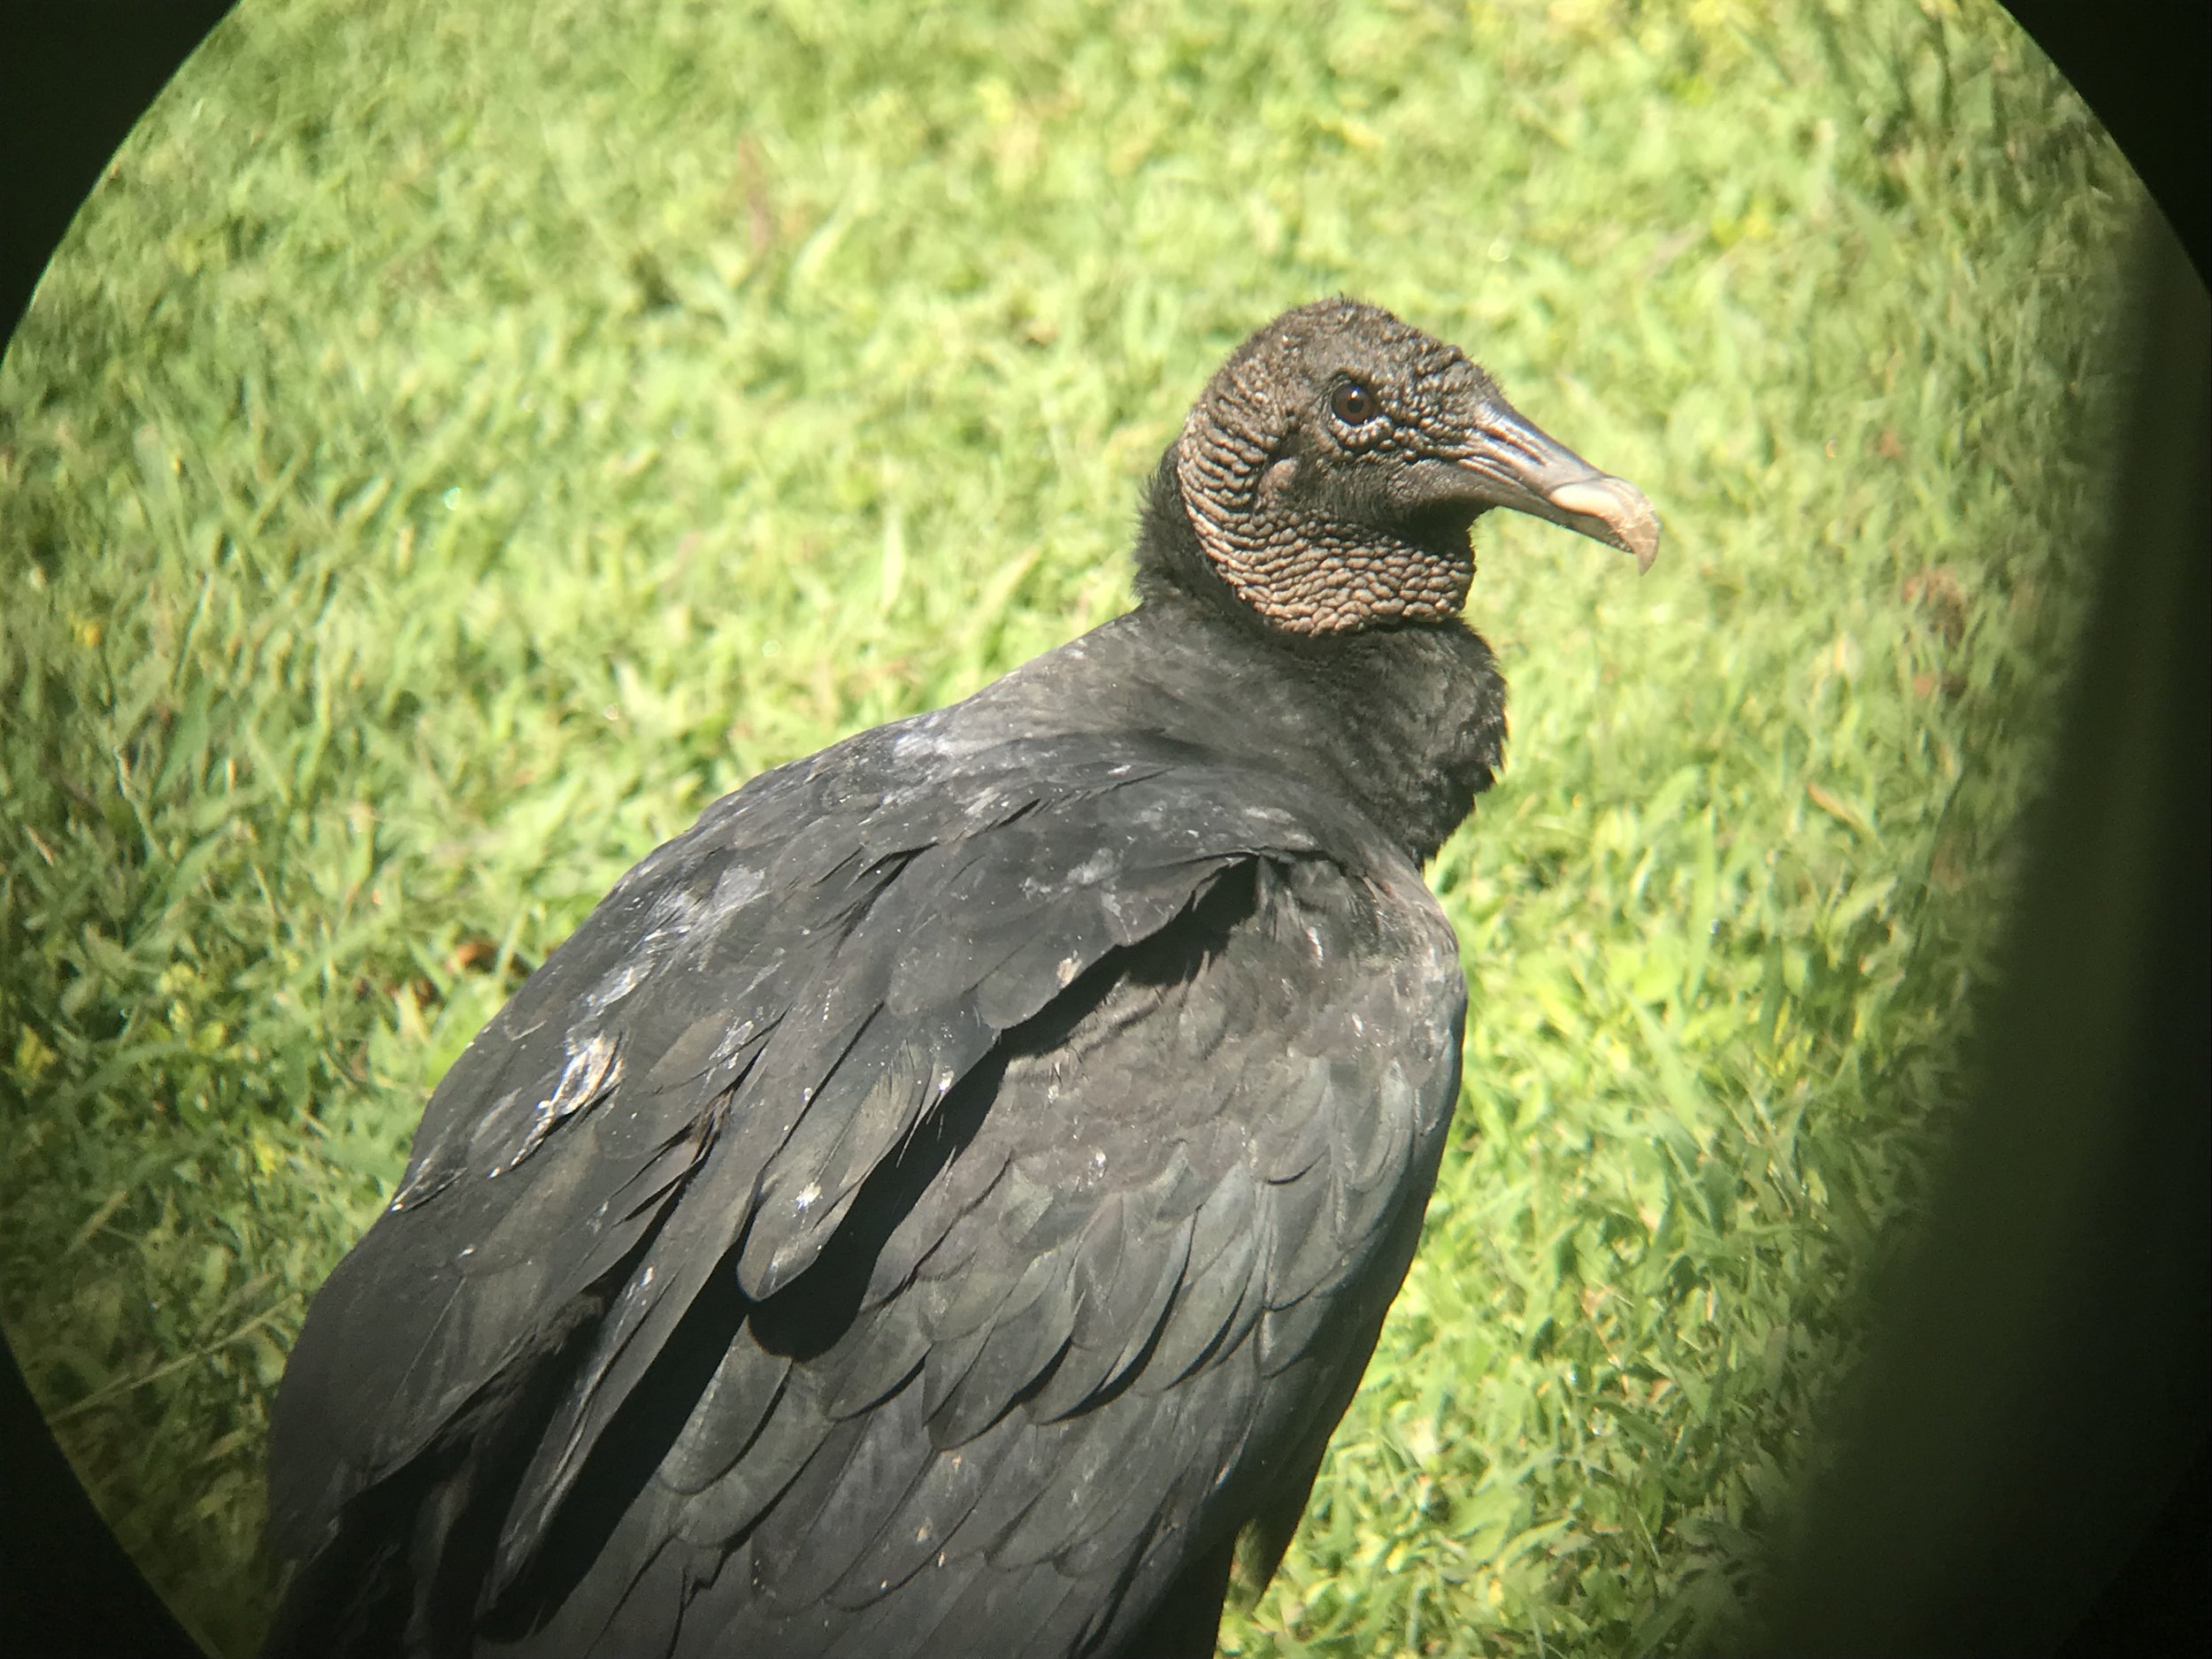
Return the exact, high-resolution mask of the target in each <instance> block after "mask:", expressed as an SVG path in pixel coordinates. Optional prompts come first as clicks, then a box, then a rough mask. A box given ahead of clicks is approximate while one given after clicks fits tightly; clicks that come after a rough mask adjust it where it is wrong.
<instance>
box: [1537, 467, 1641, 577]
mask: <svg viewBox="0 0 2212 1659" xmlns="http://www.w3.org/2000/svg"><path fill="white" fill-rule="evenodd" d="M1545 500H1546V501H1547V502H1548V503H1550V504H1551V505H1552V506H1553V507H1555V508H1557V509H1558V510H1559V511H1561V512H1564V513H1571V514H1572V515H1573V516H1574V517H1576V518H1586V519H1590V520H1594V523H1593V524H1592V525H1591V526H1588V528H1587V531H1586V533H1587V534H1591V535H1593V536H1594V537H1596V538H1597V540H1599V541H1607V542H1610V543H1611V544H1612V545H1613V546H1615V547H1617V548H1618V549H1620V550H1621V551H1622V552H1624V553H1629V554H1632V555H1634V556H1635V559H1636V571H1637V573H1638V574H1639V575H1641V574H1642V573H1643V572H1647V571H1648V570H1649V569H1650V568H1651V565H1652V561H1653V560H1654V559H1655V558H1657V557H1659V515H1658V514H1657V513H1656V512H1655V511H1652V506H1651V502H1650V499H1649V498H1648V497H1647V496H1646V495H1645V494H1644V492H1643V491H1642V490H1640V489H1638V488H1636V487H1635V485H1633V484H1632V483H1630V482H1629V481H1628V480H1626V479H1624V478H1614V477H1611V476H1610V475H1609V474H1605V473H1600V474H1597V475H1595V476H1594V477H1590V478H1578V479H1574V480H1570V481H1569V482H1567V483H1564V484H1562V485H1560V486H1559V487H1558V488H1556V489H1554V490H1553V491H1551V492H1550V494H1549V495H1547V496H1546V497H1545Z"/></svg>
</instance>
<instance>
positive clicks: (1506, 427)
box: [1456, 400, 1659, 572]
mask: <svg viewBox="0 0 2212 1659" xmlns="http://www.w3.org/2000/svg"><path fill="white" fill-rule="evenodd" d="M1456 460H1457V464H1458V465H1459V466H1460V468H1461V469H1462V470H1463V472H1469V473H1471V474H1473V476H1474V480H1476V488H1475V493H1476V495H1478V496H1479V499H1480V500H1482V501H1483V502H1484V503H1486V504H1487V505H1489V506H1493V507H1509V508H1511V509H1512V510H1513V511H1516V512H1525V513H1532V514H1534V515H1535V516H1536V517H1537V518H1548V519H1550V520H1551V521H1552V523H1554V524H1557V525H1564V526H1566V527H1567V528H1568V529H1570V530H1573V531H1577V532H1578V533H1579V534H1583V535H1586V536H1588V537H1590V538H1591V539H1592V540H1594V541H1602V542H1604V543H1605V544H1606V545H1607V546H1608V547H1615V548H1618V549H1620V550H1621V551H1622V552H1624V553H1632V554H1634V555H1635V557H1636V568H1637V570H1638V571H1639V572H1643V571H1647V570H1649V569H1650V568H1651V562H1652V560H1654V559H1655V558H1657V557H1659V515H1658V514H1657V513H1655V512H1654V511H1652V510H1651V503H1650V502H1649V501H1647V499H1646V498H1645V496H1644V492H1643V491H1642V490H1640V489H1638V488H1636V487H1635V485H1633V484H1632V483H1630V482H1629V481H1628V480H1626V479H1624V478H1615V477H1614V476H1613V475H1612V474H1611V473H1610V472H1599V471H1598V470H1597V468H1595V467H1594V466H1592V465H1590V464H1589V463H1588V462H1587V461H1586V460H1584V459H1583V458H1582V457H1580V456H1578V455H1577V454H1576V453H1575V452H1574V451H1573V450H1572V449H1569V448H1567V446H1566V445H1565V444H1563V443H1561V442H1559V441H1558V440H1556V439H1555V438H1553V437H1550V436H1549V435H1548V434H1545V433H1544V432H1543V431H1541V430H1540V428H1539V427H1538V426H1536V425H1535V423H1534V422H1532V421H1531V420H1529V419H1527V418H1526V417H1525V416H1524V415H1522V414H1521V413H1520V411H1517V410H1516V409H1513V408H1510V407H1509V406H1508V405H1507V404H1506V403H1504V402H1503V401H1502V400H1500V401H1498V402H1496V403H1492V404H1490V405H1489V406H1488V407H1487V408H1486V410H1485V411H1483V418H1482V419H1481V420H1480V422H1479V424H1478V425H1477V426H1476V427H1475V429H1474V432H1473V434H1472V441H1471V443H1470V444H1469V446H1468V449H1467V450H1466V452H1465V453H1463V454H1462V455H1460V456H1459V457H1456Z"/></svg>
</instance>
